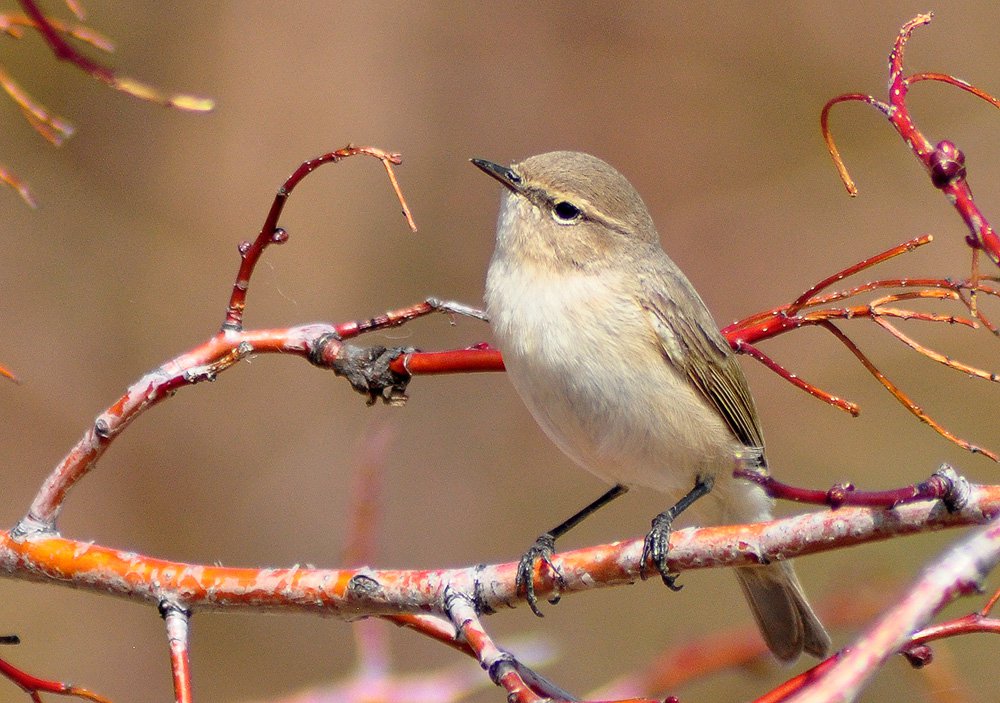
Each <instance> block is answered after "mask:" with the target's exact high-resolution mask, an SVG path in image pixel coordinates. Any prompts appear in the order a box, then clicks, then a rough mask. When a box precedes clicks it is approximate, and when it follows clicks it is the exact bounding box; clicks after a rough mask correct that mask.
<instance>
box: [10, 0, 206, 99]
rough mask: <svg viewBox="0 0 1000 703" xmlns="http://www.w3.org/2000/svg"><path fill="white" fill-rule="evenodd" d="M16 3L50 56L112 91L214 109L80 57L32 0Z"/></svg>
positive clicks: (85, 57) (185, 95)
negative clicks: (42, 38)
mask: <svg viewBox="0 0 1000 703" xmlns="http://www.w3.org/2000/svg"><path fill="white" fill-rule="evenodd" d="M20 3H21V7H22V9H24V12H25V14H26V15H28V17H29V18H30V19H31V21H32V22H33V23H34V26H35V28H36V29H37V30H38V31H39V33H40V34H41V35H42V37H44V39H45V42H46V43H47V44H48V45H49V47H50V48H51V49H52V53H53V54H54V55H55V57H56V58H57V59H59V60H60V61H67V62H69V63H71V64H73V65H74V66H76V67H77V68H79V69H80V70H81V71H83V72H84V73H86V74H87V75H89V76H91V77H93V78H96V79H97V80H99V81H101V82H102V83H106V84H107V85H109V86H111V87H112V88H114V89H115V90H120V91H122V92H124V93H127V94H129V95H132V96H134V97H137V98H139V99H141V100H146V101H149V102H154V103H157V104H160V105H164V106H166V107H172V108H176V109H178V110H188V111H192V112H208V111H210V110H212V109H214V107H215V101H213V100H211V99H209V98H201V97H196V96H194V95H187V94H176V95H164V94H163V93H161V92H160V91H159V90H157V89H156V88H154V87H152V86H151V85H148V84H146V83H143V82H141V81H137V80H135V79H134V78H129V77H128V76H123V75H121V74H119V73H118V72H116V71H115V70H114V69H112V68H110V67H108V66H105V65H104V64H101V63H98V62H97V61H94V60H93V59H91V58H88V57H87V56H84V55H83V54H81V53H80V52H79V51H77V50H76V49H74V48H73V46H72V45H70V44H69V42H67V41H66V40H65V39H63V38H62V36H61V35H60V33H59V30H58V29H57V28H56V27H55V26H54V24H53V22H52V20H50V19H49V18H48V17H46V15H45V13H43V12H42V11H41V9H39V7H38V4H37V3H36V2H35V1H34V0H20Z"/></svg>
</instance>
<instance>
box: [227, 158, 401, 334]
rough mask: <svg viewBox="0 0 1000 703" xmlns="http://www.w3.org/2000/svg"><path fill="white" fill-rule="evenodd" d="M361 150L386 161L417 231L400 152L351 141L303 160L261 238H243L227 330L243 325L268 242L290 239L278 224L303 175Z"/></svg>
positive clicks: (276, 198)
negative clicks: (403, 186)
mask: <svg viewBox="0 0 1000 703" xmlns="http://www.w3.org/2000/svg"><path fill="white" fill-rule="evenodd" d="M358 154H366V155H368V156H372V157H374V158H376V159H378V160H379V161H381V162H382V163H383V165H384V166H385V170H386V173H388V175H389V182H390V183H391V185H392V188H393V190H394V192H395V193H396V197H397V198H398V199H399V203H400V205H401V206H402V208H403V216H404V217H405V218H406V222H407V224H409V226H410V229H412V230H413V231H414V232H415V231H416V229H417V226H416V223H414V221H413V216H412V215H411V214H410V209H409V207H408V206H407V204H406V200H405V199H404V198H403V193H402V191H401V190H400V189H399V183H398V182H397V181H396V177H395V174H394V173H393V171H392V164H397V165H398V164H400V163H402V159H401V157H400V155H399V154H392V153H389V152H386V151H383V150H382V149H378V148H376V147H369V146H352V145H350V144H348V145H347V146H346V147H344V148H343V149H337V150H336V151H331V152H329V153H326V154H323V155H322V156H318V157H316V158H315V159H310V160H309V161H306V162H304V163H302V165H301V166H299V167H298V168H297V169H296V170H295V171H294V172H293V173H292V175H290V176H289V177H288V178H287V179H286V180H285V182H284V183H283V184H282V186H281V187H280V188H279V189H278V193H277V194H276V195H275V196H274V202H273V203H272V204H271V209H270V210H269V211H268V213H267V217H266V218H265V219H264V224H263V226H261V228H260V234H258V235H257V238H256V239H255V240H254V241H253V242H252V243H250V242H243V243H242V244H240V247H239V249H240V256H241V257H242V261H241V263H240V268H239V271H238V272H237V274H236V282H235V283H234V284H233V293H232V295H231V296H230V298H229V306H228V308H227V310H226V318H225V321H224V322H223V323H222V329H223V330H232V331H239V330H241V329H243V312H244V309H245V308H246V297H247V289H248V288H249V286H250V278H251V277H252V276H253V272H254V269H255V268H256V266H257V262H258V261H259V260H260V257H261V255H262V254H263V253H264V250H265V249H267V247H268V246H270V245H271V244H282V243H284V242H285V241H287V240H288V234H287V233H286V232H285V231H284V230H283V229H280V228H279V227H278V220H279V219H280V218H281V212H282V210H284V208H285V202H286V201H287V200H288V197H289V196H290V195H291V194H292V191H293V190H294V189H295V186H297V185H298V184H299V182H300V181H301V180H302V179H303V178H305V177H306V176H308V175H309V174H310V173H312V172H313V171H315V170H316V169H317V168H319V167H320V166H322V165H324V164H331V163H337V162H339V161H342V160H343V159H346V158H348V157H351V156H356V155H358Z"/></svg>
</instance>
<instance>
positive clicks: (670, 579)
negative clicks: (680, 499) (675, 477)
mask: <svg viewBox="0 0 1000 703" xmlns="http://www.w3.org/2000/svg"><path fill="white" fill-rule="evenodd" d="M674 517H675V513H674V509H673V508H671V509H670V510H664V511H663V512H662V513H660V514H659V515H657V516H656V517H654V518H653V522H652V527H651V529H650V530H649V534H648V535H646V541H645V542H644V543H643V545H642V564H641V566H640V567H639V575H640V576H641V577H642V578H643V579H646V578H647V577H648V574H647V568H648V567H647V565H648V564H649V562H651V561H652V562H653V565H654V566H655V567H656V570H657V571H658V572H659V573H660V578H662V579H663V583H665V584H666V585H667V588H669V589H670V590H671V591H679V590H681V589H682V588H683V586H679V585H677V577H678V575H679V574H674V573H671V572H670V569H669V567H668V566H667V553H668V552H669V551H670V533H671V531H672V527H673V522H674Z"/></svg>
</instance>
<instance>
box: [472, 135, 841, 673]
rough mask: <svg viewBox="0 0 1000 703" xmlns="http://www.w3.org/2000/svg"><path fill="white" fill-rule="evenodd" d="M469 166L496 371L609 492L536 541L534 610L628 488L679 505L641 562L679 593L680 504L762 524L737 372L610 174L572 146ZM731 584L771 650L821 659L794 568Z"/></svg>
mask: <svg viewBox="0 0 1000 703" xmlns="http://www.w3.org/2000/svg"><path fill="white" fill-rule="evenodd" d="M473 163H475V165H476V166H478V167H479V168H480V169H482V170H483V171H485V172H486V173H487V174H489V175H490V176H492V177H493V178H495V179H497V180H498V181H500V183H502V184H503V185H504V186H505V191H504V196H503V202H502V206H501V209H500V217H499V220H498V223H497V233H496V250H495V252H494V254H493V259H492V261H491V262H490V267H489V273H488V276H487V281H486V296H485V297H486V307H487V312H488V313H489V317H490V322H491V325H492V327H493V331H494V334H495V336H496V339H497V342H498V344H499V347H500V349H501V351H502V352H503V358H504V363H505V364H506V367H507V374H508V376H509V377H510V380H511V383H513V385H514V387H515V388H516V389H517V391H518V393H519V394H520V396H521V398H522V399H523V400H524V402H525V404H526V405H527V406H528V409H529V410H530V411H531V413H532V415H534V417H535V420H536V421H537V422H538V424H539V425H540V426H541V427H542V429H543V430H544V431H545V433H546V434H547V435H548V436H549V437H550V438H551V439H552V441H553V442H555V443H556V445H558V446H559V448H560V449H562V451H563V452H565V453H566V454H567V455H568V456H569V457H570V458H571V459H573V460H574V461H575V462H576V463H577V464H579V465H580V466H582V467H583V468H585V469H587V470H588V471H590V472H591V473H593V474H595V475H597V476H598V477H600V478H602V479H603V480H605V481H607V482H608V483H610V484H612V486H613V487H612V488H611V489H610V490H609V491H607V492H606V493H605V494H604V495H602V496H601V497H600V498H598V499H597V500H596V501H594V502H593V503H591V504H590V505H588V506H587V507H585V508H584V509H583V510H581V511H580V512H579V513H577V514H575V515H574V516H573V517H571V518H570V519H569V520H566V521H565V522H563V523H561V524H560V525H559V526H557V527H556V528H555V529H553V530H551V531H549V532H546V533H544V534H543V535H541V536H540V537H539V538H538V540H537V541H536V542H535V544H534V546H533V547H532V548H531V549H530V550H528V552H527V553H526V554H525V555H524V557H523V558H522V560H521V564H520V568H519V570H518V584H519V588H520V589H521V590H522V591H523V592H525V594H526V596H527V598H528V601H529V603H530V604H531V607H532V609H533V610H534V611H535V612H536V613H538V614H540V613H539V612H538V609H537V605H536V601H535V596H534V590H533V574H534V567H535V565H536V563H537V562H538V561H539V560H542V561H545V562H547V563H549V564H550V565H551V562H549V561H548V560H549V557H550V556H551V554H552V552H553V549H554V547H555V540H556V539H557V538H558V537H560V536H561V535H562V534H564V533H565V532H566V531H567V530H569V529H571V528H572V527H573V526H574V525H576V524H577V523H578V522H580V520H582V519H583V518H585V517H586V516H587V515H589V514H590V513H592V512H593V511H594V510H596V509H598V508H600V507H601V506H602V505H605V504H606V503H608V502H609V501H611V500H612V499H614V498H616V497H618V496H620V495H621V494H623V493H625V492H626V491H627V490H628V489H629V488H630V487H631V486H644V487H649V488H654V489H656V490H659V491H662V492H664V493H667V494H671V495H674V496H679V495H683V496H684V497H683V498H682V499H681V500H680V501H679V502H678V503H677V504H676V505H675V506H674V507H673V508H671V509H669V510H666V511H664V512H663V513H661V514H660V515H658V516H657V517H656V518H655V519H654V520H653V527H652V530H651V531H650V533H649V535H648V536H647V538H646V543H645V549H644V554H643V557H644V563H645V560H646V559H647V558H649V559H651V560H652V561H653V563H654V564H656V565H657V567H658V569H659V571H660V574H661V575H662V576H663V579H664V581H665V582H666V583H667V584H668V585H669V586H671V587H673V588H676V586H674V583H673V582H674V579H675V576H674V575H673V574H670V573H668V569H667V559H666V557H667V548H668V544H669V537H670V524H671V522H672V520H673V518H674V517H676V515H677V514H679V513H680V511H681V510H683V509H684V508H686V507H687V506H688V505H690V504H691V503H693V502H694V501H695V500H696V499H697V498H699V497H700V496H702V495H705V494H708V495H710V502H711V503H714V506H715V513H716V516H717V517H718V519H720V520H722V521H725V522H734V523H740V522H752V521H758V520H766V519H769V518H770V516H771V513H770V507H771V501H770V500H769V499H768V498H767V496H765V494H764V492H763V491H762V490H761V489H760V488H759V487H758V486H756V485H754V484H752V483H750V482H747V481H743V480H739V479H736V478H734V477H733V470H734V469H735V468H737V467H738V466H740V465H741V464H742V465H752V466H757V467H760V468H761V469H762V470H764V469H766V464H765V461H764V438H763V434H762V432H761V428H760V422H759V420H758V417H757V410H756V407H755V406H754V402H753V398H752V397H751V395H750V391H749V389H748V387H747V382H746V378H745V377H744V375H743V372H742V370H741V369H740V367H739V365H738V363H737V361H736V358H735V355H734V354H733V351H732V349H731V348H730V346H729V344H728V343H727V342H726V340H725V338H723V336H722V334H721V333H720V332H719V330H718V327H716V325H715V322H714V321H713V319H712V316H711V314H710V313H709V312H708V309H707V308H706V307H705V303H704V302H703V301H702V299H701V298H700V297H699V295H698V293H697V292H696V291H695V289H694V287H693V286H692V285H691V283H690V282H689V281H688V279H687V278H686V277H685V276H684V274H683V273H682V272H681V270H680V269H679V268H677V266H676V265H675V264H674V262H673V261H671V260H670V258H669V257H668V256H667V255H666V253H665V252H664V251H663V249H662V247H661V245H660V238H659V235H658V234H657V232H656V228H655V227H654V225H653V220H652V218H651V217H650V215H649V212H648V211H647V209H646V206H645V204H644V203H643V202H642V199H641V198H640V197H639V194H638V193H637V192H636V190H635V188H633V187H632V185H631V184H630V183H629V182H628V181H627V180H626V179H625V178H624V177H623V176H622V175H621V174H620V173H618V171H616V170H615V169H614V168H612V167H611V166H609V165H608V164H606V163H605V162H604V161H601V160H600V159H598V158H596V157H594V156H589V155H587V154H581V153H576V152H568V151H556V152H551V153H548V154H541V155H539V156H533V157H531V158H529V159H525V160H524V161H522V162H520V163H517V164H514V165H513V166H511V167H510V168H507V167H505V166H500V165H498V164H495V163H492V162H490V161H484V160H481V159H473ZM692 486H693V487H694V488H692ZM685 491H687V493H684V492H685ZM736 575H737V577H738V579H739V582H740V585H741V586H742V588H743V593H744V594H745V595H746V598H747V601H748V602H749V604H750V609H751V610H752V611H753V615H754V617H755V618H756V620H757V624H758V625H759V626H760V630H761V633H762V634H763V636H764V639H765V640H766V642H767V645H768V647H769V648H770V649H771V651H772V652H774V654H775V656H777V657H778V658H779V659H781V660H783V661H790V660H794V659H795V658H797V657H798V656H799V655H800V654H801V653H802V652H803V651H805V652H808V653H809V654H812V655H814V656H817V657H822V656H824V655H825V653H826V651H827V649H828V648H829V645H830V638H829V636H828V635H827V633H826V631H825V630H824V629H823V626H822V624H820V622H819V620H818V619H817V618H816V615H815V614H814V613H813V611H812V608H810V606H809V603H808V602H807V601H806V598H805V595H804V594H803V592H802V587H801V586H800V585H799V582H798V579H797V578H796V576H795V572H794V571H793V570H792V565H791V564H790V563H788V562H774V563H771V564H767V565H765V566H758V567H740V568H737V569H736Z"/></svg>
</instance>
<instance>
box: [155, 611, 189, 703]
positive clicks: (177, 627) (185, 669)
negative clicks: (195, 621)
mask: <svg viewBox="0 0 1000 703" xmlns="http://www.w3.org/2000/svg"><path fill="white" fill-rule="evenodd" d="M160 613H161V614H162V615H163V621H164V623H166V626H167V643H168V645H169V646H170V671H171V673H172V675H173V680H174V700H175V701H176V703H191V701H192V698H193V696H192V693H191V654H190V647H189V639H190V638H189V636H188V634H189V627H190V622H189V621H190V617H191V614H190V613H188V612H187V611H186V610H184V609H183V608H181V607H179V606H177V605H173V604H171V603H168V602H166V601H164V602H162V603H160Z"/></svg>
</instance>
